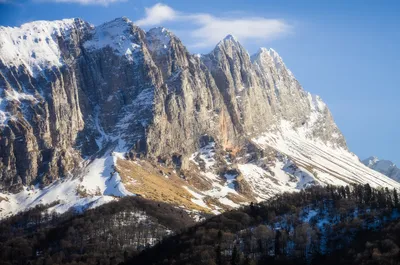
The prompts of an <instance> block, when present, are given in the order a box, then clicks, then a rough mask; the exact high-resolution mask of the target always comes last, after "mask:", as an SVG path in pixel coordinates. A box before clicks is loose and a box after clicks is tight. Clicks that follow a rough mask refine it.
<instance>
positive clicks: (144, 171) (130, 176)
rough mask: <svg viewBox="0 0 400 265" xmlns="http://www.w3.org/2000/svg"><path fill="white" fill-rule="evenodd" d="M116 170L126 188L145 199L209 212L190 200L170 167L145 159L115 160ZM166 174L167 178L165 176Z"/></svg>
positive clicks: (188, 194)
mask: <svg viewBox="0 0 400 265" xmlns="http://www.w3.org/2000/svg"><path fill="white" fill-rule="evenodd" d="M117 171H118V172H119V174H120V176H121V179H122V182H123V183H124V185H125V187H126V189H127V190H129V191H130V192H133V193H135V194H138V195H141V196H143V197H145V198H147V199H151V200H155V201H162V202H166V203H171V204H176V205H182V206H184V207H186V208H187V209H193V210H199V211H203V212H209V210H208V209H205V208H203V207H201V206H199V205H197V204H195V203H193V202H192V201H191V199H192V198H193V196H192V195H191V194H190V193H189V192H188V191H187V190H186V189H185V188H183V186H188V183H187V182H185V181H184V180H182V179H181V178H180V177H179V176H178V175H177V174H176V173H174V172H173V170H172V169H169V168H164V167H162V166H155V165H152V164H150V163H149V162H146V161H130V160H121V159H119V160H118V161H117ZM165 175H167V176H168V178H166V177H165Z"/></svg>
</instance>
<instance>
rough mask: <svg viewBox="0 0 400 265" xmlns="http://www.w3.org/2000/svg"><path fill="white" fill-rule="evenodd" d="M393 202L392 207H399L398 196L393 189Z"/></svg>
mask: <svg viewBox="0 0 400 265" xmlns="http://www.w3.org/2000/svg"><path fill="white" fill-rule="evenodd" d="M393 202H394V207H399V196H398V194H397V190H396V189H393Z"/></svg>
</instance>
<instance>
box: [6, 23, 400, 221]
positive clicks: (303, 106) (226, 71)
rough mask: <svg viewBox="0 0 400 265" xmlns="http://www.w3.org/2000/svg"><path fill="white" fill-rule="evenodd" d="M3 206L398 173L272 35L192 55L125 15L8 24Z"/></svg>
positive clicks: (224, 191) (196, 200)
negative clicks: (386, 167) (347, 133)
mask: <svg viewBox="0 0 400 265" xmlns="http://www.w3.org/2000/svg"><path fill="white" fill-rule="evenodd" d="M0 96H1V97H0V100H1V101H0V130H1V137H0V190H1V194H0V209H2V211H1V212H0V214H1V216H7V215H9V214H13V213H16V212H18V211H21V210H24V209H27V208H30V207H34V206H35V205H38V204H49V203H54V202H58V204H56V205H55V206H53V207H52V208H51V210H52V211H55V212H58V213H62V212H65V211H66V210H68V209H69V208H71V207H73V208H77V209H81V208H82V207H83V208H87V207H88V205H89V206H90V207H95V206H98V205H101V204H104V203H106V202H110V201H114V200H117V199H118V197H123V196H127V195H131V196H134V195H140V196H142V197H146V198H148V199H151V200H155V201H163V202H167V203H171V204H176V205H179V206H180V207H184V208H185V209H187V210H191V211H201V212H209V213H219V212H222V211H224V210H227V209H232V208H236V207H238V206H240V205H243V204H248V203H249V202H251V201H262V200H265V199H267V198H270V197H272V196H274V195H276V194H278V193H281V192H285V191H288V192H290V191H298V190H300V189H302V188H305V187H308V186H312V185H326V184H335V185H346V184H349V183H361V184H363V183H369V184H370V185H371V186H372V187H379V186H387V187H390V188H394V187H395V188H398V187H400V184H399V183H397V182H395V181H393V180H391V179H389V178H387V177H386V176H384V175H382V174H380V173H378V172H376V171H373V170H371V169H369V168H368V167H366V166H364V165H363V164H361V163H360V162H359V159H358V158H357V157H356V156H355V155H354V154H352V153H351V152H350V151H349V150H348V148H347V146H346V142H345V139H344V137H343V135H342V134H341V132H340V130H339V129H338V127H337V126H336V124H335V122H334V120H333V118H332V115H331V113H330V111H329V109H328V107H327V106H326V104H325V103H324V102H323V101H322V100H321V99H320V98H319V97H318V96H314V95H311V94H310V93H308V92H306V91H305V90H304V89H303V88H302V87H301V85H300V84H299V82H298V81H297V80H296V79H295V77H294V75H293V74H292V73H291V72H290V71H289V70H288V69H287V67H286V66H285V64H284V63H283V60H282V58H281V57H280V56H279V55H278V53H277V52H276V51H274V50H272V49H265V48H261V49H260V50H259V51H258V52H257V53H256V54H254V55H252V56H250V55H249V54H248V52H247V51H246V50H245V48H244V47H243V46H242V45H241V44H240V43H239V42H238V40H237V39H235V38H234V37H233V36H231V35H229V36H227V37H226V38H225V39H223V40H221V41H220V42H219V43H218V44H217V45H216V47H215V48H214V49H213V50H212V51H211V52H210V53H209V54H205V55H201V56H198V55H192V54H190V53H189V52H188V50H187V49H186V47H185V46H184V45H183V44H182V42H181V41H180V40H179V38H177V37H176V36H175V35H174V34H173V33H172V32H170V31H169V30H167V29H165V28H154V29H151V30H149V31H147V32H146V31H144V30H142V29H140V28H139V27H137V26H136V25H135V24H134V23H133V22H131V21H130V20H129V19H127V18H118V19H115V20H113V21H110V22H107V23H104V24H102V25H99V26H96V27H95V26H93V25H90V24H89V23H87V22H85V21H83V20H81V19H66V20H61V21H51V22H50V21H36V22H31V23H27V24H24V25H22V26H21V27H17V28H10V27H1V28H0Z"/></svg>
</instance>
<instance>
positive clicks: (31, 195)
mask: <svg viewBox="0 0 400 265" xmlns="http://www.w3.org/2000/svg"><path fill="white" fill-rule="evenodd" d="M117 159H124V158H123V156H122V155H121V154H120V153H117V152H112V151H110V150H106V151H105V153H104V154H103V155H101V156H99V157H96V158H94V159H88V160H86V161H84V163H83V165H82V168H81V173H80V174H76V175H75V176H73V175H70V176H69V177H67V178H64V179H59V180H57V181H55V182H53V183H52V184H51V185H49V186H46V187H44V188H40V187H39V186H38V185H36V186H30V187H25V188H24V189H23V190H22V191H21V192H19V193H16V194H12V193H8V194H2V193H0V217H5V216H9V215H11V214H15V213H17V212H19V211H21V210H24V209H28V208H32V207H35V206H36V205H40V204H44V205H45V204H53V203H55V206H53V207H51V208H49V212H52V211H55V212H56V213H64V212H66V211H67V210H69V209H71V208H72V209H74V210H76V211H82V210H85V209H90V208H93V207H97V206H100V205H102V204H104V203H107V202H110V201H113V200H115V199H116V198H118V197H123V196H133V195H134V194H133V193H131V192H129V191H127V190H126V189H125V187H124V185H123V183H122V181H121V177H120V176H119V174H118V172H117V171H116V169H115V167H116V161H117Z"/></svg>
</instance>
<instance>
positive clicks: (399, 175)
mask: <svg viewBox="0 0 400 265" xmlns="http://www.w3.org/2000/svg"><path fill="white" fill-rule="evenodd" d="M362 162H363V164H364V165H366V166H367V167H369V168H371V169H373V170H376V171H378V172H379V173H382V174H383V175H385V176H388V177H389V178H391V179H394V180H396V181H398V182H400V169H399V168H398V167H397V166H396V164H394V163H393V162H392V161H389V160H380V159H379V158H377V157H376V156H371V157H369V158H367V159H365V160H363V161H362Z"/></svg>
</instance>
